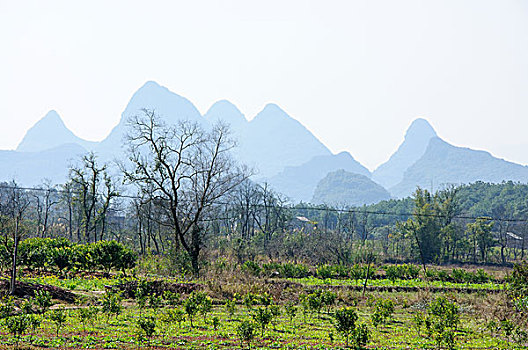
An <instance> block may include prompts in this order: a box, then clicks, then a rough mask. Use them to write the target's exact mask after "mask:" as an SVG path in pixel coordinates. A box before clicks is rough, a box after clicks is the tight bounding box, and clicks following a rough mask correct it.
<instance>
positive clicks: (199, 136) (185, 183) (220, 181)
mask: <svg viewBox="0 0 528 350" xmlns="http://www.w3.org/2000/svg"><path fill="white" fill-rule="evenodd" d="M129 127H130V131H129V134H128V142H129V145H130V148H129V155H130V157H129V159H130V162H131V163H132V167H131V169H127V167H126V165H123V164H122V166H121V167H122V170H123V173H124V174H125V179H126V181H127V182H128V183H131V184H136V185H137V186H139V187H140V189H146V188H148V187H152V189H153V194H152V195H153V198H152V199H153V200H154V199H159V200H160V203H161V204H162V205H163V208H164V210H165V214H166V216H167V219H168V220H167V221H168V223H169V224H170V227H171V229H172V231H173V233H174V236H175V244H176V248H178V247H180V246H181V247H183V249H185V251H186V252H187V253H188V254H189V257H190V259H191V263H192V268H193V270H194V273H198V272H199V264H198V262H199V255H200V251H201V249H202V247H203V244H204V242H203V238H204V232H203V226H202V223H203V220H204V219H205V218H206V216H207V214H208V211H209V210H210V209H212V208H213V206H214V205H215V204H218V202H219V201H220V199H222V198H223V197H224V196H225V195H226V194H227V193H229V192H230V191H231V190H233V189H234V188H235V187H236V186H237V185H239V184H240V183H241V182H242V181H243V180H245V179H246V178H247V173H246V172H245V171H244V170H243V169H242V168H241V167H239V166H237V165H236V164H235V162H234V161H233V159H232V157H231V152H230V151H231V149H232V148H233V147H234V145H235V144H234V142H233V141H232V140H231V139H230V138H229V132H228V129H227V128H226V126H225V125H222V124H218V125H215V126H214V127H212V129H211V130H209V131H205V130H204V129H203V128H201V127H200V126H199V125H198V124H197V123H192V122H189V121H180V122H178V123H177V124H176V125H170V126H169V125H166V124H164V123H163V122H162V121H161V120H160V119H159V118H158V117H157V115H156V114H155V112H154V111H149V110H143V113H142V114H141V115H138V116H135V117H133V118H131V119H130V121H129Z"/></svg>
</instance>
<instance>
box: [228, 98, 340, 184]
mask: <svg viewBox="0 0 528 350" xmlns="http://www.w3.org/2000/svg"><path fill="white" fill-rule="evenodd" d="M238 154H239V157H240V160H241V161H242V162H244V163H246V164H248V165H249V166H251V167H254V168H255V169H256V171H257V177H259V178H267V177H271V176H273V175H275V174H277V173H279V172H280V171H282V170H283V169H284V168H285V167H286V166H297V165H301V164H303V163H306V162H308V161H309V160H310V159H312V158H313V157H315V156H319V155H331V154H332V153H331V152H330V150H329V149H328V148H327V147H326V146H325V145H323V144H322V143H321V141H319V140H318V139H317V138H316V137H315V136H314V135H313V134H312V133H311V132H310V131H309V130H308V129H306V128H305V127H304V126H303V125H302V124H301V123H299V122H298V121H297V120H295V119H293V118H292V117H290V116H289V115H288V114H287V113H286V112H285V111H283V110H282V109H281V108H280V107H279V106H277V105H276V104H267V105H266V106H265V107H264V109H263V110H262V111H261V112H260V113H258V114H257V115H256V116H255V118H253V119H252V120H251V121H250V122H249V123H248V125H247V128H246V129H245V131H244V133H243V134H241V135H240V149H239V151H238Z"/></svg>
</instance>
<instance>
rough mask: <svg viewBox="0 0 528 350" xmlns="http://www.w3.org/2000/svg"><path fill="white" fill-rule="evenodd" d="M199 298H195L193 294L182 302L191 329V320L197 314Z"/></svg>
mask: <svg viewBox="0 0 528 350" xmlns="http://www.w3.org/2000/svg"><path fill="white" fill-rule="evenodd" d="M198 299H199V298H197V297H196V294H195V293H194V292H193V293H191V295H189V297H188V298H187V299H185V301H184V302H183V307H184V308H185V313H186V314H187V317H189V321H190V322H191V328H192V327H194V325H193V318H194V316H195V315H196V314H197V313H198V311H199V310H200V309H199V300H198Z"/></svg>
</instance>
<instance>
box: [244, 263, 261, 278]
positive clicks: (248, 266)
mask: <svg viewBox="0 0 528 350" xmlns="http://www.w3.org/2000/svg"><path fill="white" fill-rule="evenodd" d="M242 271H245V272H248V273H250V274H252V275H253V276H260V273H261V272H262V269H261V268H260V266H259V264H257V263H256V262H254V261H251V260H248V261H246V262H245V263H243V264H242Z"/></svg>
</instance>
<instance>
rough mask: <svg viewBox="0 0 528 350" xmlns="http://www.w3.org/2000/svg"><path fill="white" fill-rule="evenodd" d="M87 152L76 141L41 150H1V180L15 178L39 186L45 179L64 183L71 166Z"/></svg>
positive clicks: (25, 184)
mask: <svg viewBox="0 0 528 350" xmlns="http://www.w3.org/2000/svg"><path fill="white" fill-rule="evenodd" d="M86 153H87V151H86V149H85V148H83V147H81V146H79V145H77V144H74V143H69V144H64V145H60V146H58V147H55V148H51V149H47V150H44V151H40V152H18V151H0V164H2V166H1V167H0V181H9V180H12V179H14V180H16V181H17V182H18V183H19V184H22V185H24V186H37V185H39V184H41V183H42V181H43V180H44V179H49V180H51V182H52V183H54V184H60V183H64V182H65V181H66V179H67V177H68V169H69V166H70V165H71V164H74V162H75V161H77V160H78V159H79V158H80V157H81V156H82V155H84V154H86Z"/></svg>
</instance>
